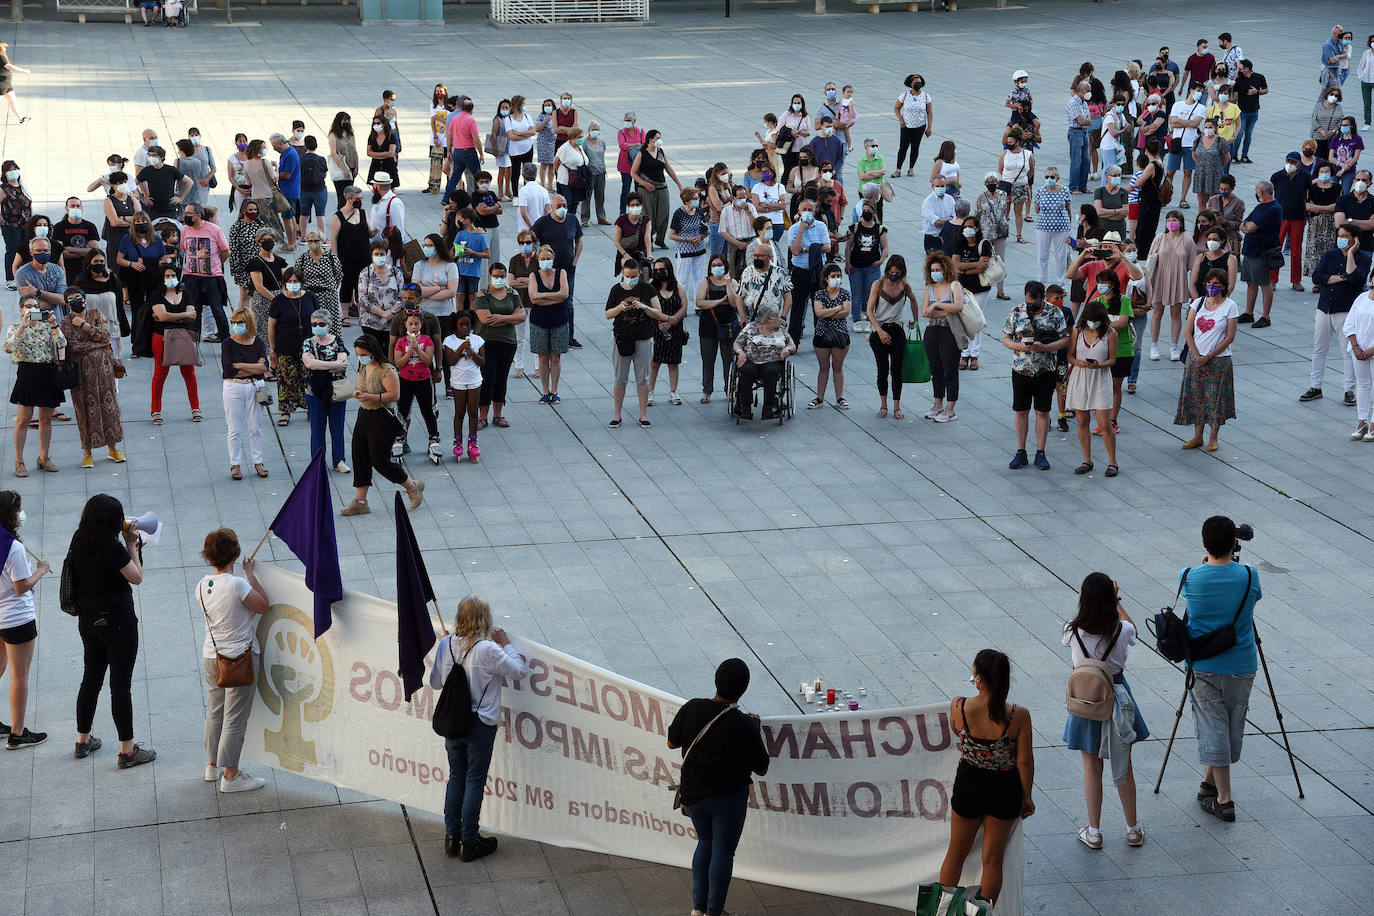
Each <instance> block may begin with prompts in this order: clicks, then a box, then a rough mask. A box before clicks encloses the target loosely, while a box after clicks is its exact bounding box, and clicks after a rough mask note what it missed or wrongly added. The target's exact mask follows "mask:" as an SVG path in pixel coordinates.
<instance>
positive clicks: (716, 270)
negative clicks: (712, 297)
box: [711, 264, 725, 277]
mask: <svg viewBox="0 0 1374 916" xmlns="http://www.w3.org/2000/svg"><path fill="white" fill-rule="evenodd" d="M711 276H713V277H723V276H725V268H724V267H721V266H720V265H719V264H716V265H714V266H713V267H712V268H711Z"/></svg>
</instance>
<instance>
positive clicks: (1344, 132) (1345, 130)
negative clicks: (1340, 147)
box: [1341, 124, 1350, 137]
mask: <svg viewBox="0 0 1374 916" xmlns="http://www.w3.org/2000/svg"><path fill="white" fill-rule="evenodd" d="M1341 136H1342V137H1348V136H1350V126H1349V125H1348V124H1342V125H1341Z"/></svg>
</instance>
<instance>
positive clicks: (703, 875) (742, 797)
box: [687, 786, 749, 916]
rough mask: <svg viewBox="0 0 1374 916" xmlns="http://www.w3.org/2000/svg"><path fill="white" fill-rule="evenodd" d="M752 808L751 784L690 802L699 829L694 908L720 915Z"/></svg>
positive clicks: (694, 863)
mask: <svg viewBox="0 0 1374 916" xmlns="http://www.w3.org/2000/svg"><path fill="white" fill-rule="evenodd" d="M748 811H749V787H748V786H745V787H744V788H743V789H740V790H739V791H738V792H732V793H731V794H729V795H713V796H712V797H710V798H704V799H702V800H701V801H699V802H693V803H692V804H690V805H688V806H687V814H688V816H689V817H691V819H692V826H693V827H695V828H696V831H697V850H696V852H695V853H693V854H692V909H694V910H701V911H702V912H704V913H706V914H707V916H720V914H721V912H722V911H723V910H724V909H725V894H726V892H727V891H729V890H730V876H731V875H732V874H733V873H734V870H735V848H736V847H737V846H739V838H740V834H741V833H743V832H744V816H745V814H747V813H748Z"/></svg>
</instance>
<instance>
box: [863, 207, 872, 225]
mask: <svg viewBox="0 0 1374 916" xmlns="http://www.w3.org/2000/svg"><path fill="white" fill-rule="evenodd" d="M862 218H863V220H864V221H865V222H869V223H871V222H873V220H874V219H875V216H874V213H873V211H872V210H865V211H864V212H863V217H862Z"/></svg>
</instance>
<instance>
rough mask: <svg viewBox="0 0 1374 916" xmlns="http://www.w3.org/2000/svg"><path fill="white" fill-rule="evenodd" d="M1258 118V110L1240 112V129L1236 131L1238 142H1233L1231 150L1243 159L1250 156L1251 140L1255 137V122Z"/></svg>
mask: <svg viewBox="0 0 1374 916" xmlns="http://www.w3.org/2000/svg"><path fill="white" fill-rule="evenodd" d="M1258 120H1259V112H1258V111H1242V112H1241V113H1240V129H1239V130H1238V131H1237V132H1236V142H1234V143H1232V144H1231V151H1232V152H1233V153H1236V155H1238V156H1240V157H1241V158H1243V159H1248V158H1249V157H1250V141H1251V140H1253V139H1254V137H1255V122H1256V121H1258Z"/></svg>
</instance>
